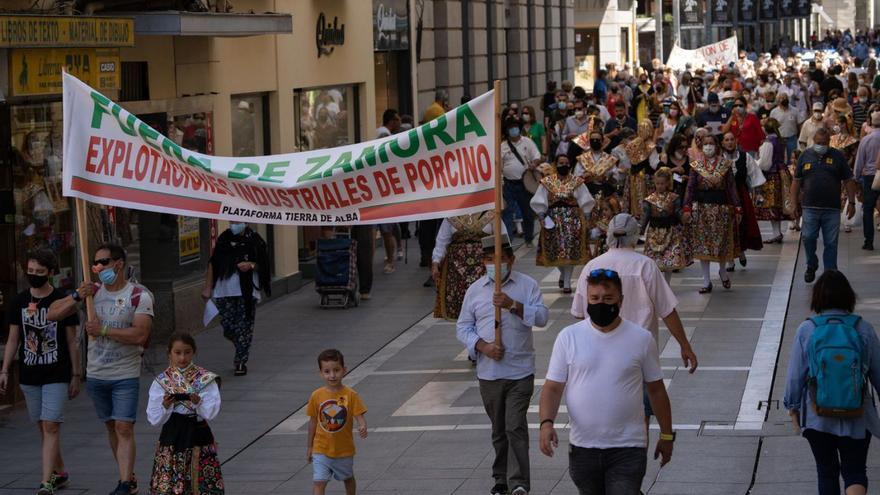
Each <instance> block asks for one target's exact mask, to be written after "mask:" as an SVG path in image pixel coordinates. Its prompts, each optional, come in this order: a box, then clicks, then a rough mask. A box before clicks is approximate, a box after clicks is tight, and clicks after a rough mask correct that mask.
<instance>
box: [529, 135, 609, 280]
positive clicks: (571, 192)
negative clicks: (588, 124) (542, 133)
mask: <svg viewBox="0 0 880 495" xmlns="http://www.w3.org/2000/svg"><path fill="white" fill-rule="evenodd" d="M567 152H568V143H564V142H563V143H560V145H559V147H558V148H557V151H556V167H555V168H556V173H553V174H550V175H547V176H546V177H544V178H543V179H541V184H540V185H539V186H538V190H537V191H535V195H534V197H532V200H531V201H530V203H529V205H530V206H531V207H532V210H534V211H535V213H537V214H538V218H540V219H541V234H540V238H539V240H538V255H537V257H536V259H535V261H536V263H537V264H538V266H555V267H558V268H559V288H561V289H562V290H563V292H564V293H565V294H570V293H571V274H572V272H574V267H575V266H576V265H583V264H585V263H587V262H588V261H590V249H589V238H588V234H587V218H589V215H590V211H591V210H592V209H593V206H595V205H596V200H594V199H593V196H592V195H591V194H590V191H589V190H587V187H586V186H584V181H583V179H582V178H580V177H577V176H575V175H574V174H572V173H571V161H570V159H569V157H568V155H567Z"/></svg>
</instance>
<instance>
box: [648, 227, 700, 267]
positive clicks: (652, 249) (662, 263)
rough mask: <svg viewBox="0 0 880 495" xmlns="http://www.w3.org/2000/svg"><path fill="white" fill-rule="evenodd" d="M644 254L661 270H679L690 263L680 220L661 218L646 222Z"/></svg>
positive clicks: (688, 250) (689, 251)
mask: <svg viewBox="0 0 880 495" xmlns="http://www.w3.org/2000/svg"><path fill="white" fill-rule="evenodd" d="M645 256H647V257H649V258H651V259H652V260H654V262H655V263H657V267H658V268H660V271H661V272H666V271H670V270H681V269H683V268H685V267H686V266H688V265H689V264H691V250H690V246H689V244H688V241H687V237H686V236H685V230H684V226H683V225H682V224H681V223H680V222H674V221H670V219H667V218H662V219H657V221H654V220H653V219H652V221H650V222H649V223H648V230H647V231H646V232H645Z"/></svg>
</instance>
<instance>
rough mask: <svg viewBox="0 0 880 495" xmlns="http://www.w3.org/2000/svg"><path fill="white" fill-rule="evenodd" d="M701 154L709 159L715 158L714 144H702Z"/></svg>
mask: <svg viewBox="0 0 880 495" xmlns="http://www.w3.org/2000/svg"><path fill="white" fill-rule="evenodd" d="M703 154H704V155H706V156H708V157H709V158H711V157H713V156H715V145H714V144H704V145H703Z"/></svg>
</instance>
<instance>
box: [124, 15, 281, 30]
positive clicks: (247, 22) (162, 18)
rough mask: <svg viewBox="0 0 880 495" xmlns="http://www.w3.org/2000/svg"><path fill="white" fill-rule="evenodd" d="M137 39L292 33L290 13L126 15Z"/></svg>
mask: <svg viewBox="0 0 880 495" xmlns="http://www.w3.org/2000/svg"><path fill="white" fill-rule="evenodd" d="M126 16H130V17H133V18H134V32H135V34H136V35H137V36H256V35H260V34H291V33H292V32H293V16H292V15H290V14H235V13H230V14H222V13H209V12H182V11H176V10H168V11H157V12H126Z"/></svg>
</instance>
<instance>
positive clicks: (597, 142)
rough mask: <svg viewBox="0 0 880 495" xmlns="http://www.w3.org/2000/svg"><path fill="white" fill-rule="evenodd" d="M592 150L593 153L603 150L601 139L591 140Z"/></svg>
mask: <svg viewBox="0 0 880 495" xmlns="http://www.w3.org/2000/svg"><path fill="white" fill-rule="evenodd" d="M590 148H591V149H592V150H593V151H599V150H601V149H602V140H601V139H590Z"/></svg>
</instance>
